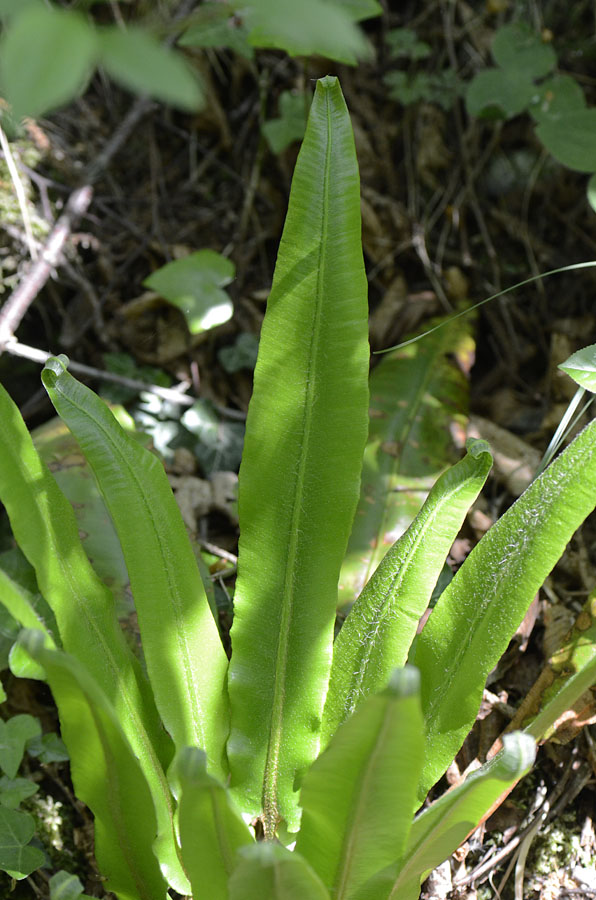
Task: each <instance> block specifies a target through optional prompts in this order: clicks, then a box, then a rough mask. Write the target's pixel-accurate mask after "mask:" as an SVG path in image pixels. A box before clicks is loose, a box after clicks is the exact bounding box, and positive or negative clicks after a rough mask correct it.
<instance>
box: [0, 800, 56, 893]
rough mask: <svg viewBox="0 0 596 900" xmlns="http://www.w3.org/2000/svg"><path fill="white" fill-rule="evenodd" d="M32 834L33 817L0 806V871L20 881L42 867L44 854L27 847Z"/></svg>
mask: <svg viewBox="0 0 596 900" xmlns="http://www.w3.org/2000/svg"><path fill="white" fill-rule="evenodd" d="M34 834H35V820H34V819H33V816H30V815H29V813H24V812H21V811H20V810H18V809H6V807H4V806H0V869H2V870H3V871H4V872H8V874H9V875H11V876H12V877H13V878H16V879H18V880H21V879H22V878H26V877H27V875H30V874H31V872H34V871H35V869H39V867H40V866H43V865H44V863H45V862H46V857H45V854H44V853H42V851H41V850H39V849H38V848H37V847H30V846H29V841H30V840H31V838H32V837H33V835H34Z"/></svg>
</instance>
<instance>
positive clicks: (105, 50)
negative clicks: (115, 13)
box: [97, 25, 204, 111]
mask: <svg viewBox="0 0 596 900" xmlns="http://www.w3.org/2000/svg"><path fill="white" fill-rule="evenodd" d="M97 36H98V44H99V48H98V49H99V62H100V63H101V65H102V66H103V67H104V68H105V70H106V72H107V73H108V75H110V76H111V77H112V78H113V79H114V81H118V82H119V83H120V84H122V85H123V86H124V87H125V88H128V89H129V90H131V91H136V92H137V93H139V94H150V95H151V96H152V97H155V98H156V99H157V100H162V101H163V102H164V103H171V104H172V105H173V106H178V107H180V108H181V109H184V110H190V111H194V110H197V109H200V108H201V107H202V106H203V103H204V97H203V90H202V88H201V86H200V84H199V81H198V78H197V76H196V75H195V74H194V73H193V72H192V70H191V68H190V67H189V66H188V65H187V63H186V60H185V59H184V57H183V56H182V54H180V53H177V52H176V51H175V50H171V49H169V48H168V47H165V46H164V45H163V44H160V43H159V41H158V40H157V38H156V37H154V36H153V35H152V34H151V33H150V32H148V31H144V30H143V29H142V28H138V27H136V26H129V27H128V28H126V30H122V29H121V28H119V27H117V26H115V25H114V26H111V27H106V28H101V29H99V30H98V32H97Z"/></svg>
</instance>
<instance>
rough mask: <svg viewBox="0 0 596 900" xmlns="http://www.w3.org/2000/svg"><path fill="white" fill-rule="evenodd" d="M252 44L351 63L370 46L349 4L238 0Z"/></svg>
mask: <svg viewBox="0 0 596 900" xmlns="http://www.w3.org/2000/svg"><path fill="white" fill-rule="evenodd" d="M238 6H239V7H241V8H242V9H243V11H244V14H245V18H246V23H247V26H248V28H249V42H250V43H251V44H252V45H253V46H254V47H275V48H277V49H279V50H285V51H286V53H288V54H289V55H290V56H312V55H314V54H316V55H318V56H325V57H327V58H328V59H334V60H337V61H338V62H344V63H348V64H351V65H354V64H355V63H356V61H357V60H358V59H359V58H360V59H361V58H367V57H368V58H370V56H371V47H370V44H369V43H368V41H367V40H366V38H365V36H364V34H363V32H362V31H361V30H360V29H359V28H358V27H357V25H355V23H354V16H353V15H351V13H350V10H349V6H350V4H349V3H347V4H346V7H345V8H344V5H343V4H342V3H340V2H334V0H300V3H299V4H297V3H295V2H294V0H251V2H250V3H249V4H246V3H245V2H244V0H240V2H239V3H238Z"/></svg>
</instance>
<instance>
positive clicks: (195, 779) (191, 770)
mask: <svg viewBox="0 0 596 900" xmlns="http://www.w3.org/2000/svg"><path fill="white" fill-rule="evenodd" d="M205 762H206V760H205V754H204V752H203V751H202V750H198V749H197V748H196V747H186V748H185V749H184V750H182V751H181V753H180V756H179V758H178V764H177V772H178V777H179V780H180V798H179V800H180V809H179V825H180V844H181V848H182V859H183V860H184V865H185V868H186V871H187V872H188V877H189V880H190V883H191V886H192V892H193V900H228V877H229V876H230V875H231V874H232V871H233V870H234V865H235V863H236V854H237V852H238V850H239V849H240V847H243V846H245V845H247V844H252V843H253V841H254V838H253V837H252V834H251V832H250V831H249V829H248V826H247V825H245V824H244V821H243V820H242V816H241V815H240V813H239V812H238V810H236V809H235V808H234V806H233V804H232V802H231V800H230V798H229V794H228V791H227V789H226V788H225V787H224V786H223V785H222V784H220V783H219V782H218V781H216V780H215V778H212V777H211V776H210V775H208V774H207V770H206V768H205Z"/></svg>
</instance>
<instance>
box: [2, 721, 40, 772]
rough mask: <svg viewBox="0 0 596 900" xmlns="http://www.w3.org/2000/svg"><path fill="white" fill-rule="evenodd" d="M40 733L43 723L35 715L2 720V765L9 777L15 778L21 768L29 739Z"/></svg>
mask: <svg viewBox="0 0 596 900" xmlns="http://www.w3.org/2000/svg"><path fill="white" fill-rule="evenodd" d="M40 733H41V725H40V724H39V722H38V720H37V719H34V718H33V716H28V715H22V716H13V718H12V719H9V720H8V721H7V722H3V721H2V720H0V766H1V767H2V769H3V770H4V772H6V774H7V775H8V777H9V778H14V777H15V775H16V774H17V772H18V770H19V766H20V765H21V760H22V759H23V754H24V753H25V744H26V743H27V741H28V740H29V739H30V738H32V737H35V735H37V734H40Z"/></svg>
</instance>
